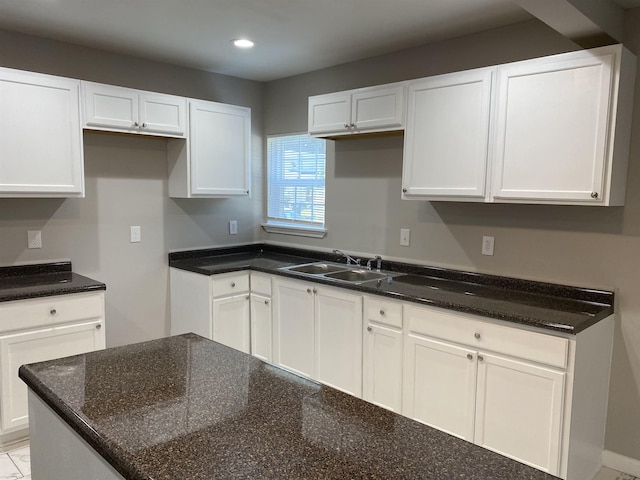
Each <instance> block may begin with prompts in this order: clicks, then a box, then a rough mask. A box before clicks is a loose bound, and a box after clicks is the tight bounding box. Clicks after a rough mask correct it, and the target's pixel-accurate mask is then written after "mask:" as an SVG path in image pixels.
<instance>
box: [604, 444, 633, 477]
mask: <svg viewBox="0 0 640 480" xmlns="http://www.w3.org/2000/svg"><path fill="white" fill-rule="evenodd" d="M602 464H603V465H604V466H605V467H608V468H612V469H614V470H618V471H619V472H622V473H628V474H629V475H633V476H635V477H640V460H638V459H635V458H631V457H625V456H624V455H620V454H618V453H614V452H611V451H609V450H604V451H603V452H602Z"/></svg>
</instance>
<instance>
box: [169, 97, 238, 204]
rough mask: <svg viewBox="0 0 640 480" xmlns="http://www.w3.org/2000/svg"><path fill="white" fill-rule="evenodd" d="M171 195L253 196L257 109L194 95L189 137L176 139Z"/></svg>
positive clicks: (171, 155) (172, 148) (171, 164)
mask: <svg viewBox="0 0 640 480" xmlns="http://www.w3.org/2000/svg"><path fill="white" fill-rule="evenodd" d="M167 155H168V159H169V196H170V197H176V198H192V197H205V198H206V197H210V198H216V197H234V196H249V194H250V178H251V109H250V108H247V107H240V106H235V105H226V104H222V103H216V102H207V101H204V100H189V138H188V139H187V140H186V141H182V140H170V141H169V142H168V145H167Z"/></svg>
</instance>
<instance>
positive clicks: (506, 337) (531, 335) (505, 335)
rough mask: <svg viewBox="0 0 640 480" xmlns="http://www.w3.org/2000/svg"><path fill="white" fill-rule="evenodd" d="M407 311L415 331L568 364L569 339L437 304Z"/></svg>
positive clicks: (509, 353) (516, 354) (478, 348)
mask: <svg viewBox="0 0 640 480" xmlns="http://www.w3.org/2000/svg"><path fill="white" fill-rule="evenodd" d="M404 315H405V318H406V321H407V322H408V328H409V331H410V332H412V333H417V334H422V335H428V336H430V337H434V338H439V339H443V340H448V341H451V342H456V343H460V344H464V345H469V346H471V347H472V348H475V349H477V350H490V351H493V352H498V353H502V354H506V355H511V356H514V357H518V358H523V359H526V360H531V361H534V362H539V363H545V364H547V365H552V366H555V367H560V368H566V367H567V357H568V349H569V341H568V340H567V339H566V338H560V337H555V336H553V335H545V334H543V333H536V332H531V331H528V330H521V329H519V328H516V327H508V326H503V325H497V324H494V323H490V322H488V321H482V320H476V319H475V318H471V317H467V316H464V315H462V314H459V313H452V312H448V311H444V310H440V309H435V308H434V309H431V308H424V307H421V308H419V307H413V306H408V305H407V306H405V309H404Z"/></svg>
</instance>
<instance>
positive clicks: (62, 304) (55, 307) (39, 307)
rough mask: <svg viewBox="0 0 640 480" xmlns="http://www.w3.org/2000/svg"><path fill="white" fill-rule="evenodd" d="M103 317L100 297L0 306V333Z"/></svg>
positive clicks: (44, 299)
mask: <svg viewBox="0 0 640 480" xmlns="http://www.w3.org/2000/svg"><path fill="white" fill-rule="evenodd" d="M103 316H104V294H103V293H88V294H71V295H60V296H53V297H42V298H34V299H28V300H16V301H14V302H6V303H2V304H0V332H8V331H11V330H26V329H29V328H34V327H43V326H51V325H55V324H62V323H69V322H76V321H80V320H87V319H93V318H102V317H103Z"/></svg>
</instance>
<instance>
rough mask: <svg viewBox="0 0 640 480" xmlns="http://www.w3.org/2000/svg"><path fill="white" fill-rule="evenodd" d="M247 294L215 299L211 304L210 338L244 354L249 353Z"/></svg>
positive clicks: (248, 298)
mask: <svg viewBox="0 0 640 480" xmlns="http://www.w3.org/2000/svg"><path fill="white" fill-rule="evenodd" d="M250 298H251V297H250V295H249V292H245V293H241V294H240V295H232V296H230V297H221V298H215V299H214V300H213V302H212V307H211V312H212V313H211V316H212V322H213V323H212V326H211V330H212V332H213V333H212V338H213V340H215V341H216V342H220V343H222V344H224V345H226V346H228V347H232V348H235V349H237V350H240V351H242V352H244V353H250V352H251V343H250V335H251V334H250V326H249V324H250V319H249V306H250V303H249V300H250Z"/></svg>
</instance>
